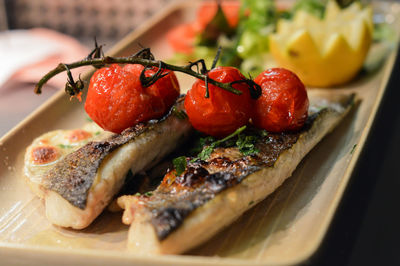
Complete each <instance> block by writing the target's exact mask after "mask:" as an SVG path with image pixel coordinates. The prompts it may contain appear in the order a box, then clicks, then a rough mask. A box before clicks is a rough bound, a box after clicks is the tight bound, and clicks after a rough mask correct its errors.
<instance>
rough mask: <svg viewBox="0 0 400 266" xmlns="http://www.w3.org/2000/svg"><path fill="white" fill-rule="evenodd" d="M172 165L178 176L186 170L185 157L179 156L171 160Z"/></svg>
mask: <svg viewBox="0 0 400 266" xmlns="http://www.w3.org/2000/svg"><path fill="white" fill-rule="evenodd" d="M172 163H173V164H174V167H175V170H176V175H178V176H180V175H181V174H182V173H183V172H184V171H185V169H186V157H185V156H180V157H178V158H175V159H173V160H172Z"/></svg>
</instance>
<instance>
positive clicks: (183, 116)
mask: <svg viewBox="0 0 400 266" xmlns="http://www.w3.org/2000/svg"><path fill="white" fill-rule="evenodd" d="M172 113H173V114H174V116H176V117H177V118H179V119H181V120H185V119H186V118H187V117H188V116H187V114H186V112H185V111H184V110H178V108H176V106H173V107H172Z"/></svg>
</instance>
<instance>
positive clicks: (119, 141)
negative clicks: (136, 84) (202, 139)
mask: <svg viewBox="0 0 400 266" xmlns="http://www.w3.org/2000/svg"><path fill="white" fill-rule="evenodd" d="M182 108H183V98H180V99H178V101H177V103H176V105H175V106H174V108H172V109H171V112H170V113H169V114H168V115H166V116H165V117H164V118H162V119H160V120H152V121H149V122H147V123H142V124H139V125H137V126H134V127H132V128H129V129H126V130H125V131H123V132H122V133H121V134H119V135H118V134H115V135H112V136H110V137H108V138H106V139H105V140H101V141H93V142H89V143H87V144H86V145H84V146H83V147H81V148H80V149H78V150H76V151H74V152H72V153H70V154H67V155H66V156H64V157H63V158H62V159H61V160H59V161H57V162H56V163H54V165H53V166H52V167H51V169H50V170H49V171H47V172H46V173H45V174H43V176H42V177H41V178H40V180H41V182H40V186H39V187H40V192H39V194H40V195H41V196H42V197H43V198H44V201H45V208H46V216H47V218H48V219H49V220H50V222H52V223H53V224H55V225H59V226H62V227H71V228H74V229H82V228H85V227H87V226H88V225H89V224H90V223H91V222H92V221H93V220H94V219H95V218H96V217H97V216H98V215H99V214H100V213H101V212H102V210H103V209H104V208H105V207H106V206H107V205H108V203H110V201H111V200H112V198H113V197H114V195H116V193H117V192H118V191H119V190H120V189H121V187H122V185H123V183H124V181H125V176H126V174H127V172H128V171H129V169H130V170H131V171H132V173H133V174H135V173H137V172H139V171H142V170H144V169H146V168H147V167H150V166H151V165H153V164H155V163H157V162H158V161H159V160H160V159H162V157H163V156H165V155H166V154H168V153H169V152H171V151H173V150H174V149H175V148H176V147H177V145H179V144H180V143H181V142H182V141H183V140H184V139H185V138H186V136H187V135H188V134H189V132H190V130H191V126H190V123H189V122H188V120H187V118H186V117H182V116H181V115H177V114H178V113H179V112H180V110H181V109H182ZM31 154H32V152H31V149H30V148H28V150H27V155H26V157H29V156H31ZM27 160H28V159H27Z"/></svg>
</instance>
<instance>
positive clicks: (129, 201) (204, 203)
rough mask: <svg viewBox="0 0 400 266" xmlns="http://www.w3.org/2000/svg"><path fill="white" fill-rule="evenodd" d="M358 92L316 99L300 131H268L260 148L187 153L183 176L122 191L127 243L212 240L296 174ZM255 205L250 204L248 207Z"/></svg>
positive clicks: (138, 248)
mask: <svg viewBox="0 0 400 266" xmlns="http://www.w3.org/2000/svg"><path fill="white" fill-rule="evenodd" d="M353 100H354V95H351V96H349V95H345V96H343V95H342V96H340V97H335V99H331V100H326V99H323V100H317V101H315V100H313V99H312V98H311V107H310V112H311V113H310V114H309V118H308V120H307V122H306V124H305V126H304V127H303V129H301V130H300V131H298V132H291V133H269V134H268V135H266V136H263V137H260V138H259V139H258V140H257V143H256V147H257V149H258V152H257V153H256V154H254V155H247V156H244V155H242V153H241V152H240V151H239V150H238V148H237V147H230V148H216V149H215V150H214V151H213V152H212V153H211V156H210V157H209V158H208V159H206V160H199V159H193V158H191V157H187V167H186V170H185V171H184V172H183V173H182V174H181V175H179V176H176V174H175V172H174V171H171V172H169V173H167V174H166V175H165V177H164V179H163V182H162V183H161V185H160V186H159V187H158V188H157V189H156V190H155V191H154V192H153V193H152V195H151V196H145V195H141V196H123V197H121V198H119V199H118V204H119V205H120V206H121V207H122V208H124V209H125V211H124V214H123V222H124V223H126V224H130V225H131V226H130V229H129V233H128V248H129V249H130V251H131V252H133V253H137V254H143V255H151V254H179V253H183V252H185V251H187V250H189V249H191V248H193V247H195V246H197V245H199V244H201V243H203V242H205V241H206V240H208V239H210V238H211V237H212V236H213V235H215V234H216V233H217V232H218V231H220V230H221V229H222V228H224V227H226V226H227V225H229V224H231V223H232V222H233V221H234V220H235V219H237V218H238V217H239V216H240V215H241V214H243V213H244V212H245V211H246V210H247V209H249V208H250V207H251V206H254V205H255V204H249V203H250V202H254V203H257V202H259V201H261V200H263V199H265V198H266V197H267V196H268V195H269V194H271V193H272V192H273V191H274V190H276V189H277V188H278V187H279V186H280V185H281V184H282V183H283V182H284V181H285V179H286V178H288V177H290V176H291V175H292V172H293V171H294V170H295V169H296V167H297V165H298V164H299V163H300V161H301V160H302V158H303V157H304V156H305V155H306V154H307V153H308V152H309V151H310V150H311V149H312V148H313V147H314V146H315V145H316V144H317V143H318V142H319V141H320V140H321V139H322V138H323V137H324V136H325V135H326V134H327V133H328V132H330V131H331V130H332V129H333V128H334V127H335V126H336V125H337V124H338V123H339V121H340V120H341V119H342V118H343V117H344V116H345V114H346V113H347V112H348V110H349V109H350V107H351V106H352V103H353ZM250 205H251V206H250Z"/></svg>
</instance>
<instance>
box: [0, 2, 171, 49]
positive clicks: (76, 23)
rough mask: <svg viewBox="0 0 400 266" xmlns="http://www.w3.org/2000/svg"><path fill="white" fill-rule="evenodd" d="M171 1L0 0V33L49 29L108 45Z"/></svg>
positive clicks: (83, 40)
mask: <svg viewBox="0 0 400 266" xmlns="http://www.w3.org/2000/svg"><path fill="white" fill-rule="evenodd" d="M172 1H174V0H146V1H143V0H129V1H127V0H90V1H87V0H69V1H62V0H34V1H32V0H0V30H6V29H31V28H36V27H40V28H49V29H53V30H56V31H58V32H61V33H64V34H67V35H70V36H73V37H75V38H77V39H78V40H79V41H80V42H81V43H83V44H85V45H87V46H90V47H91V46H92V44H93V37H94V36H96V37H97V39H98V40H101V42H103V43H107V44H108V46H111V45H112V44H114V43H115V42H117V41H118V40H119V39H121V38H122V37H124V36H125V35H126V34H127V33H129V32H130V31H132V30H133V29H135V28H136V27H137V26H138V25H139V24H140V23H143V22H144V21H145V20H146V19H147V18H149V17H150V16H152V15H153V14H155V13H156V12H157V11H159V10H160V9H162V7H165V6H166V5H167V4H169V3H171V2H172Z"/></svg>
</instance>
